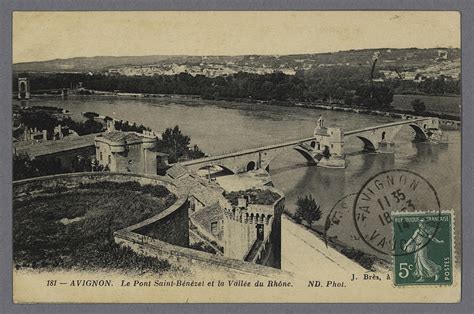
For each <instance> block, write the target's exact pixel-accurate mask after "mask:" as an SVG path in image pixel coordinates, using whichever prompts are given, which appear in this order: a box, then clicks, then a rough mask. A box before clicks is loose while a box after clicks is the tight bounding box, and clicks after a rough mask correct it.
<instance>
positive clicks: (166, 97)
mask: <svg viewBox="0 0 474 314" xmlns="http://www.w3.org/2000/svg"><path fill="white" fill-rule="evenodd" d="M396 96H397V95H396ZM403 96H405V95H403ZM413 96H416V95H413ZM67 97H68V98H73V99H81V98H83V99H140V100H148V99H149V100H155V101H156V100H158V101H160V100H161V101H171V102H175V103H182V104H196V105H198V104H201V103H202V101H206V102H207V103H210V104H216V105H217V104H218V105H229V106H232V105H236V104H242V103H245V104H265V105H268V104H269V105H277V106H285V107H302V108H308V109H319V110H333V111H344V112H353V113H358V114H369V115H377V116H387V117H391V118H394V119H405V120H406V119H416V118H422V117H424V116H418V115H415V114H414V113H413V112H412V111H411V110H402V109H392V110H390V111H387V110H377V109H367V108H364V107H353V106H346V105H344V104H342V103H339V102H338V103H329V102H316V103H315V102H299V101H293V100H290V101H264V100H256V99H219V100H214V99H204V98H202V97H201V96H200V95H179V94H140V93H112V92H95V93H94V94H92V95H77V94H71V95H68V96H67ZM433 97H436V96H433ZM48 98H54V99H57V98H60V99H61V98H63V96H61V95H46V94H32V100H35V99H48ZM437 115H438V114H434V116H437ZM425 116H426V115H425ZM450 118H456V117H450ZM440 123H441V127H442V128H443V129H453V130H457V129H460V128H461V122H460V120H456V119H446V118H440Z"/></svg>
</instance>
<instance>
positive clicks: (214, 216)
mask: <svg viewBox="0 0 474 314" xmlns="http://www.w3.org/2000/svg"><path fill="white" fill-rule="evenodd" d="M191 218H192V219H193V221H194V222H195V223H197V224H199V225H200V226H201V227H203V228H204V229H206V231H208V232H209V233H211V232H212V230H211V223H213V222H217V221H220V220H222V219H223V218H224V213H223V211H222V208H221V206H220V205H219V204H213V205H210V206H206V207H204V208H202V209H200V210H199V211H197V212H195V213H193V214H192V215H191ZM223 233H224V232H223V231H222V230H221V229H220V230H219V233H218V234H216V235H215V236H216V237H217V238H218V239H222V236H223Z"/></svg>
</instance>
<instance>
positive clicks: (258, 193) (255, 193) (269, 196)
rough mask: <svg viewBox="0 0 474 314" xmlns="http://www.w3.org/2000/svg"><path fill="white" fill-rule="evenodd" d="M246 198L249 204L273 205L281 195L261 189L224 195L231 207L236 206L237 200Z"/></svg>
mask: <svg viewBox="0 0 474 314" xmlns="http://www.w3.org/2000/svg"><path fill="white" fill-rule="evenodd" d="M245 196H247V197H248V198H249V204H258V205H273V203H275V202H276V201H277V200H278V199H279V198H280V197H281V195H280V194H278V193H276V192H273V191H271V190H263V189H248V190H245V191H237V192H230V193H227V194H226V195H225V198H226V199H227V200H229V202H230V203H231V204H232V205H233V206H237V204H238V199H239V198H242V197H245Z"/></svg>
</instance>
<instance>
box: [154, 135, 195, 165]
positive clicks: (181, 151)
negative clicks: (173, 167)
mask: <svg viewBox="0 0 474 314" xmlns="http://www.w3.org/2000/svg"><path fill="white" fill-rule="evenodd" d="M190 143H191V138H190V137H189V136H187V135H184V134H183V133H182V132H181V130H180V129H179V127H178V126H175V127H174V128H167V129H166V130H165V132H163V134H162V135H161V140H158V149H159V150H160V151H162V152H165V153H167V154H169V157H168V162H169V163H175V162H177V161H179V160H180V159H183V158H184V159H196V158H201V157H204V153H203V152H202V151H201V150H200V149H199V147H198V146H197V145H194V146H193V147H189V145H190Z"/></svg>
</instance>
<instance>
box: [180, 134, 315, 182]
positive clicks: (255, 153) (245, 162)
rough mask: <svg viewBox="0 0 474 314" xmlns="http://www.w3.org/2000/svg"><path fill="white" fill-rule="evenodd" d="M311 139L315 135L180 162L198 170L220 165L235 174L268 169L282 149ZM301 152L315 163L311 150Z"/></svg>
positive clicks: (312, 139) (193, 169)
mask: <svg viewBox="0 0 474 314" xmlns="http://www.w3.org/2000/svg"><path fill="white" fill-rule="evenodd" d="M311 141H314V137H308V138H304V139H299V140H294V141H288V142H285V143H280V144H275V145H268V146H261V147H257V148H252V149H247V150H242V151H238V152H233V153H227V154H222V155H217V156H210V157H205V158H200V159H194V160H189V161H185V162H181V163H180V164H181V165H182V166H185V167H186V168H188V169H190V170H192V171H198V170H200V169H203V168H208V167H212V166H219V167H221V168H223V169H224V170H228V171H230V172H232V173H234V174H235V173H241V172H246V171H251V170H256V169H266V170H268V169H269V165H270V162H271V161H272V160H273V158H275V156H276V155H277V154H279V153H280V152H281V151H282V149H285V148H287V147H295V146H296V147H298V146H300V145H303V144H305V143H306V142H311ZM298 151H299V150H298ZM299 152H300V153H301V154H302V155H303V156H304V158H305V159H306V160H307V161H308V162H310V163H311V162H313V163H314V159H313V157H312V155H311V154H310V152H309V151H305V150H301V151H299Z"/></svg>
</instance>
